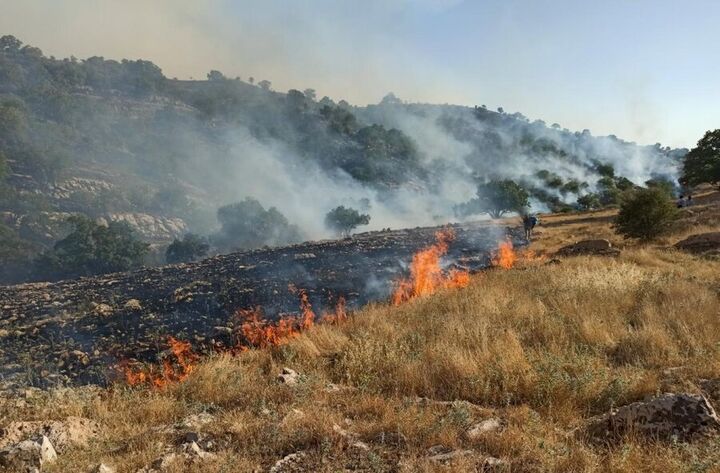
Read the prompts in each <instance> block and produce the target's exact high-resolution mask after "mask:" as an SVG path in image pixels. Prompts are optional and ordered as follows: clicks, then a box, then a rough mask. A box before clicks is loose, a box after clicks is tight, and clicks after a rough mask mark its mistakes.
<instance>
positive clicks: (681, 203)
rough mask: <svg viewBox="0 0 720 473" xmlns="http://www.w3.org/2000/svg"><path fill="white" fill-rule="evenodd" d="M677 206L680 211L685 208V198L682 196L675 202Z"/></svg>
mask: <svg viewBox="0 0 720 473" xmlns="http://www.w3.org/2000/svg"><path fill="white" fill-rule="evenodd" d="M675 205H677V208H679V209H681V208H683V207H685V196H684V195H682V194H680V198H679V199H678V200H677V201H675Z"/></svg>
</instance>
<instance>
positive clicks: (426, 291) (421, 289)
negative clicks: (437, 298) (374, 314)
mask: <svg viewBox="0 0 720 473" xmlns="http://www.w3.org/2000/svg"><path fill="white" fill-rule="evenodd" d="M435 238H436V240H437V241H436V242H435V244H433V245H431V246H429V247H427V248H425V249H423V250H420V251H418V252H417V253H415V254H414V255H413V258H412V262H411V263H410V277H408V278H406V279H401V280H399V281H397V282H396V283H395V291H394V292H393V294H392V297H391V302H392V304H393V305H400V304H402V303H403V302H407V301H409V300H410V299H414V298H416V297H423V296H427V295H430V294H433V293H435V292H436V291H438V290H439V289H445V288H452V287H465V286H467V285H468V284H469V283H470V275H469V273H468V272H467V271H459V270H453V271H451V272H450V273H448V274H444V273H443V270H442V266H441V264H440V260H441V258H442V257H443V256H444V255H445V254H446V253H447V251H448V247H449V245H450V242H451V241H452V240H453V239H454V238H455V233H454V232H453V231H452V230H451V229H447V230H442V231H439V232H437V233H436V234H435Z"/></svg>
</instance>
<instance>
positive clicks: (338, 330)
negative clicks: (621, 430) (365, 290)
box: [0, 224, 720, 472]
mask: <svg viewBox="0 0 720 473" xmlns="http://www.w3.org/2000/svg"><path fill="white" fill-rule="evenodd" d="M572 225H575V224H572ZM554 231H555V232H564V231H569V232H574V233H577V230H576V229H572V228H570V229H568V228H563V227H562V226H559V227H556V228H555V229H554V230H553V229H549V230H546V235H543V237H545V238H547V239H548V241H550V245H554V244H555V243H553V242H555V241H556V239H557V238H559V237H558V236H557V235H554V234H552V232H554ZM542 245H543V242H542V239H541V240H540V241H539V242H538V243H537V246H539V247H541V248H542ZM545 248H549V246H546V247H545ZM283 366H289V367H291V368H293V369H295V370H297V371H298V372H299V373H301V375H302V377H301V381H300V383H299V385H298V386H295V387H291V386H286V385H283V384H280V383H278V382H277V381H276V379H275V377H276V375H277V373H278V372H279V371H280V369H281V368H282V367H283ZM713 378H715V379H717V378H720V262H718V261H713V260H708V259H702V258H699V257H694V256H690V255H687V254H683V253H680V252H677V251H673V250H667V249H663V248H658V247H657V245H649V246H646V247H637V248H628V249H626V250H625V251H624V252H623V254H622V256H620V257H619V258H616V259H611V258H600V257H595V258H591V257H578V258H569V259H565V260H563V261H562V262H561V263H560V264H553V265H546V264H544V263H543V262H542V261H540V262H534V263H527V264H525V265H522V266H521V267H519V268H516V269H513V270H510V271H503V270H491V271H487V272H485V273H483V274H480V275H478V276H476V277H474V278H473V280H472V282H471V284H470V286H469V287H467V288H466V289H462V290H450V291H447V292H444V293H441V294H438V295H436V296H433V297H428V298H424V299H418V300H414V301H412V302H410V303H407V304H405V305H402V306H400V307H390V306H387V305H375V306H371V307H367V308H366V309H364V310H362V311H360V312H359V313H357V314H354V316H352V317H351V318H350V320H349V321H348V322H346V323H345V324H343V325H341V326H317V327H315V328H313V329H312V330H310V331H308V332H306V333H304V334H303V335H302V336H300V337H298V338H296V339H294V340H292V341H291V342H290V343H288V344H287V345H284V346H281V347H277V348H275V349H272V350H263V351H250V352H248V353H244V354H242V355H241V356H238V357H234V358H233V357H228V356H218V357H215V358H212V359H209V360H207V361H205V362H203V363H202V364H201V365H200V366H199V367H198V369H197V370H196V371H195V372H193V373H192V375H191V376H190V378H189V379H188V380H187V381H186V382H184V383H180V384H177V385H173V386H171V387H170V388H168V389H166V390H163V391H146V390H142V389H140V390H135V389H127V388H124V387H122V386H117V387H116V388H115V389H112V390H110V391H102V390H71V391H65V392H55V393H45V394H41V395H37V396H35V397H33V398H30V399H28V400H27V401H26V404H25V405H24V406H23V405H18V404H17V402H16V400H12V399H6V400H3V401H0V419H3V420H5V421H9V420H12V419H23V420H28V419H32V418H39V419H44V418H64V417H65V416H67V415H83V416H86V417H90V418H93V419H96V420H97V421H98V422H100V423H101V424H102V425H103V432H104V434H103V436H102V438H101V439H99V441H97V442H96V443H94V444H92V445H91V446H90V447H89V448H87V449H76V450H74V451H71V452H68V453H66V454H64V455H62V456H61V457H60V459H59V461H58V463H57V464H55V465H54V466H51V467H50V468H48V471H84V470H85V469H86V468H87V466H88V465H91V464H93V463H95V462H97V461H100V460H102V461H105V462H107V463H110V464H113V465H114V466H116V467H117V469H118V471H119V472H133V471H136V470H137V469H138V468H140V467H141V466H143V465H146V464H147V463H149V462H150V461H151V460H152V459H153V458H155V457H157V455H159V454H160V453H161V452H162V449H163V445H166V444H171V443H172V442H174V441H176V438H175V437H176V436H177V431H175V430H173V429H172V427H173V426H177V425H180V424H182V422H183V420H184V419H187V417H188V416H190V415H192V414H198V413H203V412H205V413H210V414H211V415H212V416H213V419H212V421H211V422H210V423H208V424H206V425H204V426H201V427H193V429H196V430H199V431H200V432H201V433H202V435H203V436H208V437H210V438H213V439H216V441H217V445H218V452H219V454H218V457H217V458H216V460H214V461H213V462H211V463H207V464H205V465H204V466H196V467H193V468H196V469H195V470H187V471H256V470H259V471H262V470H263V469H267V468H268V467H269V466H270V465H272V464H273V463H274V462H275V461H276V460H278V459H279V458H282V457H283V456H285V455H287V454H289V453H293V452H297V451H304V452H306V453H307V457H306V460H305V461H306V464H305V468H306V470H307V471H342V470H350V471H352V470H354V469H359V470H361V471H408V472H410V471H413V472H414V471H476V469H477V462H476V460H471V459H469V458H465V459H460V460H458V461H457V462H455V463H453V464H450V465H445V466H443V465H438V464H434V463H432V462H431V461H430V460H429V459H428V453H427V451H428V448H429V447H431V446H433V445H438V444H440V445H444V446H446V447H448V448H456V449H472V450H474V451H475V452H477V454H478V455H479V456H481V457H482V456H484V455H487V456H494V457H498V458H502V459H504V460H506V461H507V462H508V464H509V466H508V467H507V469H508V470H510V471H556V472H577V471H588V472H590V471H598V472H600V471H603V472H604V471H613V472H631V471H633V472H634V471H718V465H720V446H719V445H718V443H717V442H716V441H713V440H709V441H698V442H695V443H692V444H672V443H661V442H650V441H647V440H642V439H628V440H627V441H626V442H624V443H622V444H620V445H610V446H600V445H596V444H588V443H585V442H584V441H583V440H582V439H580V438H577V437H576V436H574V435H572V434H571V433H572V432H573V430H574V429H576V428H577V427H579V426H581V425H582V424H583V422H584V420H585V419H587V418H588V417H590V416H593V415H596V414H600V413H603V412H605V411H607V410H608V409H610V408H611V407H613V406H619V405H623V404H627V403H630V402H633V401H637V400H641V399H643V398H645V397H647V396H652V395H654V394H657V393H660V392H664V391H685V392H688V391H689V392H700V387H699V382H700V380H702V379H713ZM329 383H334V384H336V385H340V386H342V387H343V388H341V389H340V390H329V389H327V386H328V384H329ZM418 398H429V399H431V400H432V401H451V402H446V403H440V402H427V401H422V400H419V399H418ZM714 401H715V402H720V399H716V400H714ZM488 416H496V417H499V418H501V419H502V421H503V423H504V428H503V430H502V431H501V432H495V433H490V434H486V435H482V436H480V437H479V438H475V439H472V440H471V439H469V438H468V436H467V435H466V433H465V432H466V430H467V428H468V427H469V426H471V425H472V424H473V423H474V422H477V421H478V420H482V419H484V418H487V417H488ZM337 426H340V427H341V428H342V429H343V430H345V431H349V432H352V434H353V436H354V437H353V439H354V440H360V441H362V442H365V443H366V444H367V446H368V447H369V450H367V451H366V450H363V449H358V448H355V447H353V446H352V445H351V443H352V442H351V441H350V440H348V438H347V437H346V436H343V435H340V434H339V433H338V430H337ZM177 471H181V470H177ZM183 471H184V470H183Z"/></svg>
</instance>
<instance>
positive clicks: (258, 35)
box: [0, 0, 720, 146]
mask: <svg viewBox="0 0 720 473" xmlns="http://www.w3.org/2000/svg"><path fill="white" fill-rule="evenodd" d="M0 12H1V13H0V34H13V35H15V36H17V37H19V38H20V39H21V40H23V41H24V42H26V43H29V44H32V45H35V46H38V47H39V48H40V49H42V50H43V51H44V52H45V53H46V54H48V55H54V56H57V57H67V56H70V55H75V56H76V57H78V58H86V57H88V56H93V55H98V56H104V57H106V58H114V59H119V58H131V59H138V58H143V59H150V60H152V61H153V62H155V63H156V64H158V65H159V66H160V67H161V68H162V69H163V71H164V72H165V74H166V75H168V76H169V77H178V78H187V77H194V78H204V77H205V74H206V73H207V71H209V70H210V69H219V70H221V71H222V72H224V73H225V74H226V75H228V76H231V77H235V76H240V77H242V78H243V79H247V78H248V77H249V76H254V77H255V78H256V79H258V80H259V79H268V80H270V81H272V83H273V88H274V89H276V90H281V91H286V90H287V89H289V88H297V89H301V90H302V89H304V88H307V87H312V88H315V89H316V90H317V91H318V95H319V96H322V95H329V96H331V97H332V98H334V99H336V100H339V99H341V98H345V99H346V100H348V101H350V102H352V103H356V104H366V103H376V102H377V101H379V100H380V98H381V97H382V96H383V95H385V94H386V93H387V92H389V91H393V92H395V94H396V95H398V96H399V97H400V98H402V99H404V100H411V101H427V102H439V103H445V102H448V103H457V104H463V105H481V104H486V105H487V106H488V107H490V108H496V107H498V106H502V107H504V108H505V110H506V111H509V112H515V111H520V112H522V113H524V114H525V115H527V116H528V117H530V118H531V119H536V118H540V119H543V120H545V121H546V122H548V123H549V124H550V123H553V122H558V123H560V124H561V125H562V126H564V127H567V128H570V129H573V130H582V129H583V128H589V129H590V130H591V131H592V132H593V134H595V135H602V134H610V133H614V134H616V135H618V136H620V137H623V138H626V139H629V140H634V141H637V142H639V143H655V142H657V141H659V142H661V143H663V144H667V145H671V146H692V145H693V144H694V143H695V142H696V141H697V140H698V139H699V138H700V136H701V135H702V134H703V133H704V132H705V130H707V129H711V128H713V129H714V128H717V127H718V126H720V60H719V59H720V58H719V57H718V56H719V55H720V50H719V49H718V45H720V28H719V27H718V24H720V1H715V0H685V1H680V0H672V1H671V0H624V1H622V0H603V1H593V0H475V1H469V0H467V1H462V0H353V1H351V0H258V1H244V0H215V1H213V0H0Z"/></svg>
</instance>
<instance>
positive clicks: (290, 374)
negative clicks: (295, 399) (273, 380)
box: [277, 368, 300, 386]
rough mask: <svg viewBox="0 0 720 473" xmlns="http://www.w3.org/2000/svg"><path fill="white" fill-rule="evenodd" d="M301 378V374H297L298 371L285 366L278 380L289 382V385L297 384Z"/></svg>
mask: <svg viewBox="0 0 720 473" xmlns="http://www.w3.org/2000/svg"><path fill="white" fill-rule="evenodd" d="M299 378H300V375H298V374H297V371H295V370H292V369H290V368H283V369H282V371H281V372H280V374H279V375H278V377H277V380H278V381H280V382H281V383H284V384H287V385H288V386H295V385H296V384H298V381H299Z"/></svg>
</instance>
